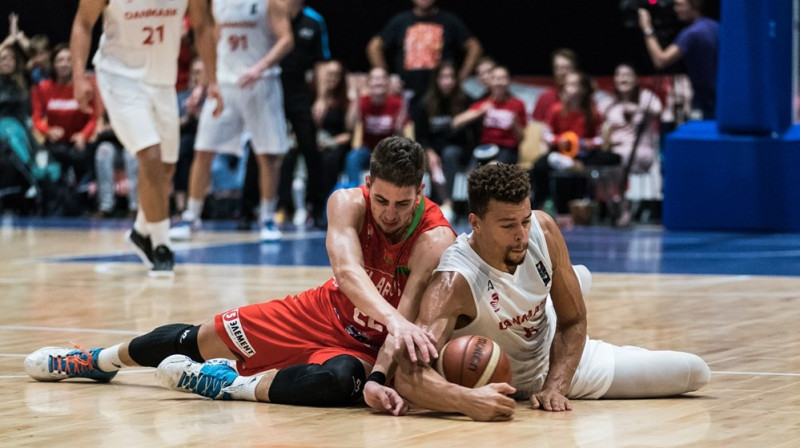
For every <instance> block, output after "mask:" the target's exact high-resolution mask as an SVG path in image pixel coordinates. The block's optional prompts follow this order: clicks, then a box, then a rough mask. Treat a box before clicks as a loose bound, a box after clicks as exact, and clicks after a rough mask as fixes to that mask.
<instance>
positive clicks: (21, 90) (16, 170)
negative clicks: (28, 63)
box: [0, 44, 35, 212]
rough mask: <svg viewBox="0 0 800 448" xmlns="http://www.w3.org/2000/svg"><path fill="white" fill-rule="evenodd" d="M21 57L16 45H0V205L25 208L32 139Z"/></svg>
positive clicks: (29, 175)
mask: <svg viewBox="0 0 800 448" xmlns="http://www.w3.org/2000/svg"><path fill="white" fill-rule="evenodd" d="M29 122H30V99H29V94H28V84H27V82H26V78H25V73H24V59H23V57H22V52H21V50H19V48H18V46H17V45H14V44H12V45H8V44H6V45H0V174H1V175H2V176H0V208H2V207H8V208H10V209H12V210H14V211H18V212H23V211H25V212H27V211H28V209H29V208H30V207H29V205H30V204H27V205H26V204H25V203H26V202H28V201H25V199H24V198H25V193H26V192H27V191H28V190H29V188H30V187H31V186H32V185H34V184H35V181H34V180H33V176H32V173H31V168H32V159H33V152H34V151H33V146H34V145H33V143H34V142H33V140H32V138H31V135H30V128H29V125H28V124H29Z"/></svg>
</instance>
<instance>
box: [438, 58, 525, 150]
mask: <svg viewBox="0 0 800 448" xmlns="http://www.w3.org/2000/svg"><path fill="white" fill-rule="evenodd" d="M510 84H511V77H510V76H509V74H508V69H507V68H505V67H502V66H497V67H495V68H494V69H492V75H491V83H490V89H489V96H488V97H487V98H486V99H483V100H480V101H476V102H475V103H473V104H472V106H470V108H469V109H467V110H466V111H464V112H462V113H460V114H458V115H456V116H455V117H454V118H453V128H456V129H457V128H460V127H462V126H465V125H468V124H470V123H473V122H476V121H477V120H478V119H480V120H481V124H482V127H481V132H480V138H479V143H480V144H481V145H497V147H498V148H499V151H498V153H497V155H496V156H495V157H494V158H493V159H492V160H494V161H497V162H501V163H517V157H518V155H519V154H518V153H519V144H520V142H521V141H522V135H523V133H524V132H525V124H526V120H527V118H526V116H525V103H523V102H522V101H521V100H520V99H519V98H515V97H514V96H512V95H511V91H510V90H509V86H510Z"/></svg>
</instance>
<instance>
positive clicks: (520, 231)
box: [471, 199, 532, 267]
mask: <svg viewBox="0 0 800 448" xmlns="http://www.w3.org/2000/svg"><path fill="white" fill-rule="evenodd" d="M471 217H474V218H472V219H474V220H475V222H472V220H471V223H472V227H473V230H474V234H473V238H479V239H480V244H479V245H480V247H481V248H482V250H484V251H488V252H489V253H486V254H482V255H484V258H486V259H487V261H489V262H490V263H492V264H497V263H499V262H502V263H503V264H505V265H506V266H508V267H513V266H519V265H520V264H522V262H523V261H525V254H526V253H527V250H528V234H529V233H530V230H531V218H532V215H531V203H530V201H529V200H527V199H525V200H523V201H522V202H519V203H516V204H515V203H509V202H500V201H496V200H494V199H492V200H490V201H489V207H488V209H487V211H486V214H485V215H484V217H483V218H478V217H477V216H475V215H471Z"/></svg>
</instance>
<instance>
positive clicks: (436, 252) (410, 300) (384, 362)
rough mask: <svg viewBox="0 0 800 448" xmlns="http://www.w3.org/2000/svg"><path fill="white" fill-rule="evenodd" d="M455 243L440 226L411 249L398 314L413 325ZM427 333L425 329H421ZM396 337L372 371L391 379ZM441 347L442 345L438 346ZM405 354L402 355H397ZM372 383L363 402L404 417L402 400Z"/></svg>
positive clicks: (382, 349)
mask: <svg viewBox="0 0 800 448" xmlns="http://www.w3.org/2000/svg"><path fill="white" fill-rule="evenodd" d="M454 240H455V238H454V235H453V231H452V230H451V229H450V227H447V226H441V227H435V228H433V229H430V230H428V231H426V232H425V233H423V234H422V235H420V236H419V238H418V239H417V241H416V242H415V243H414V247H413V248H412V249H411V256H410V257H409V260H408V265H409V266H410V267H411V268H412V269H411V273H410V274H409V277H408V282H407V283H406V287H405V289H404V290H403V295H402V296H401V298H400V303H399V304H398V306H397V311H399V312H400V314H402V315H403V317H405V318H406V319H408V320H409V321H411V322H413V321H414V320H415V319H416V318H417V315H418V314H419V308H420V302H421V301H422V294H423V293H424V292H425V288H426V287H427V286H428V284H429V283H430V282H431V278H432V277H433V270H434V269H435V268H436V266H437V265H438V264H439V259H440V258H441V256H442V254H443V253H444V251H445V249H447V248H448V247H450V246H451V245H452V244H453V241H454ZM422 329H423V330H427V329H426V328H424V327H423V328H422ZM394 345H395V341H394V338H393V337H392V336H391V335H389V336H388V337H387V338H386V341H385V342H384V344H383V347H381V351H380V352H379V354H378V359H377V360H376V362H375V366H374V367H373V369H372V371H373V372H381V373H383V374H384V375H386V376H387V377H391V375H392V374H393V372H394V367H395V362H394V355H395V350H394ZM439 345H441V343H439ZM398 355H402V354H398ZM376 386H377V385H376V384H374V383H373V382H372V381H368V382H367V384H365V385H364V399H365V400H367V404H369V405H370V406H371V407H373V408H375V409H378V410H386V411H388V412H390V413H392V414H394V415H401V414H404V413H405V411H406V410H407V406H406V405H405V403H404V401H403V399H402V398H400V396H399V395H397V394H396V392H395V391H394V390H392V389H390V388H388V387H376Z"/></svg>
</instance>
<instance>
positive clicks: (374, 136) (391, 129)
mask: <svg viewBox="0 0 800 448" xmlns="http://www.w3.org/2000/svg"><path fill="white" fill-rule="evenodd" d="M367 92H368V93H367V94H366V95H363V96H361V97H360V98H359V99H358V103H357V106H358V109H357V117H358V118H357V121H358V122H359V123H361V130H362V138H361V146H359V147H358V148H354V149H353V150H352V151H350V152H349V153H348V154H347V157H346V160H345V170H346V171H347V180H348V183H349V185H350V186H353V187H355V186H358V185H360V184H361V183H363V182H364V179H363V178H362V177H361V172H362V171H364V170H366V169H367V168H368V167H369V158H370V155H371V154H372V149H373V148H374V147H375V145H377V144H378V142H379V141H381V140H383V139H384V138H386V137H389V136H392V135H399V134H401V133H402V130H403V126H404V125H405V122H406V113H405V110H404V107H403V98H402V97H400V96H397V95H391V94H390V93H389V75H388V73H386V70H384V69H382V68H373V69H372V70H370V72H369V76H368V77H367Z"/></svg>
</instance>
